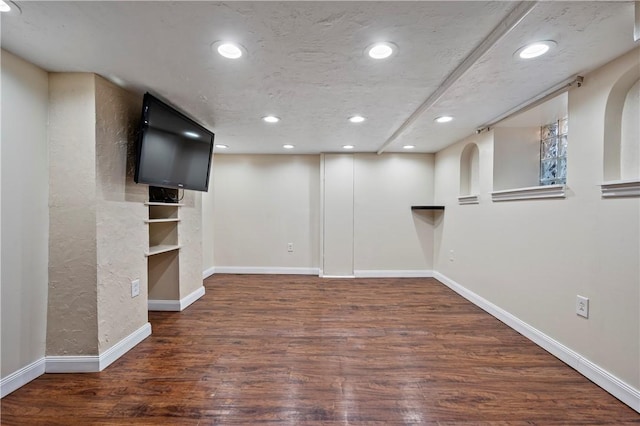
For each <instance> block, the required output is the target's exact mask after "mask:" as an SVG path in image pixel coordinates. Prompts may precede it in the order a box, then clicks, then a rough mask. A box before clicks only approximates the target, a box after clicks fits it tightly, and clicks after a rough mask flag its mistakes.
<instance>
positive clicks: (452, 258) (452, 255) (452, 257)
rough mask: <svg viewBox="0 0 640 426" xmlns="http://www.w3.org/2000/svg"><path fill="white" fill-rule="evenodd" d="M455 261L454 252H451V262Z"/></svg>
mask: <svg viewBox="0 0 640 426" xmlns="http://www.w3.org/2000/svg"><path fill="white" fill-rule="evenodd" d="M454 259H455V257H454V252H453V250H449V262H453V261H454Z"/></svg>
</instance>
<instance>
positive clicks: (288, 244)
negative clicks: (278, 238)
mask: <svg viewBox="0 0 640 426" xmlns="http://www.w3.org/2000/svg"><path fill="white" fill-rule="evenodd" d="M287 251H288V252H289V253H293V243H287Z"/></svg>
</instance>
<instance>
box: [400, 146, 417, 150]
mask: <svg viewBox="0 0 640 426" xmlns="http://www.w3.org/2000/svg"><path fill="white" fill-rule="evenodd" d="M415 147H416V146H415V145H405V146H403V147H402V149H413V148H415Z"/></svg>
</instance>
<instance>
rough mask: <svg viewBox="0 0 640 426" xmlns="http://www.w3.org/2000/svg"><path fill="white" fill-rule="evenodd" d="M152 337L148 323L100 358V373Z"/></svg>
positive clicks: (103, 353)
mask: <svg viewBox="0 0 640 426" xmlns="http://www.w3.org/2000/svg"><path fill="white" fill-rule="evenodd" d="M149 336H151V324H150V323H146V324H145V325H143V326H142V327H140V328H139V329H137V330H136V331H134V332H133V333H131V334H130V335H128V336H127V337H125V338H124V339H122V340H120V341H119V342H118V343H116V344H115V345H113V346H111V347H110V348H109V349H107V350H106V351H104V352H102V353H101V354H100V356H99V358H100V359H99V363H100V365H99V368H100V371H102V370H104V369H105V368H107V367H108V366H110V365H111V364H113V362H114V361H116V360H117V359H118V358H120V357H121V356H122V355H124V354H126V353H127V352H129V351H130V350H131V349H133V348H134V347H135V346H136V345H137V344H138V343H140V342H142V341H143V340H144V339H146V338H147V337H149Z"/></svg>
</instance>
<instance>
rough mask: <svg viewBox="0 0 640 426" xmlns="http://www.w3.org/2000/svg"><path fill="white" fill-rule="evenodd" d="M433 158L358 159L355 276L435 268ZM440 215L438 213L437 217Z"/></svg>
mask: <svg viewBox="0 0 640 426" xmlns="http://www.w3.org/2000/svg"><path fill="white" fill-rule="evenodd" d="M433 165H434V156H433V155H431V154H383V155H376V154H356V155H355V156H354V190H353V193H354V201H353V205H354V221H353V223H354V232H353V240H354V260H353V264H354V270H355V271H375V270H384V271H398V270H400V271H424V270H431V269H432V268H433V224H434V221H435V219H436V217H434V213H432V212H429V213H427V212H424V211H423V212H412V211H411V206H412V205H426V204H433ZM435 214H436V215H439V213H435Z"/></svg>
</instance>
